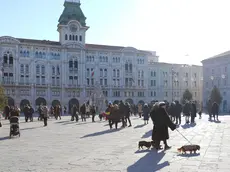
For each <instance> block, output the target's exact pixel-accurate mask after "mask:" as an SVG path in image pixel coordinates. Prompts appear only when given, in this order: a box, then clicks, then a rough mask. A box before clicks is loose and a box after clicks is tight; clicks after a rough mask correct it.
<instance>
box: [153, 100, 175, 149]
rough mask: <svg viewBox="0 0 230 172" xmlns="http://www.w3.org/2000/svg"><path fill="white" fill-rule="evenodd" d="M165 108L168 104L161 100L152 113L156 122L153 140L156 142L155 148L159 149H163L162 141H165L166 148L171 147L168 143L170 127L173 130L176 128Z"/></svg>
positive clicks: (154, 122)
mask: <svg viewBox="0 0 230 172" xmlns="http://www.w3.org/2000/svg"><path fill="white" fill-rule="evenodd" d="M165 108H166V104H165V103H164V102H160V103H159V104H158V103H157V104H155V105H154V107H153V109H152V110H151V113H150V115H151V119H152V120H153V124H154V127H153V132H152V140H153V141H154V142H155V148H156V149H157V150H158V149H161V147H160V141H164V145H165V150H167V149H170V147H169V146H168V144H167V139H169V133H168V127H169V128H170V129H171V130H175V129H176V125H175V124H174V123H173V122H172V121H171V120H170V118H169V116H168V114H167V112H166V110H165Z"/></svg>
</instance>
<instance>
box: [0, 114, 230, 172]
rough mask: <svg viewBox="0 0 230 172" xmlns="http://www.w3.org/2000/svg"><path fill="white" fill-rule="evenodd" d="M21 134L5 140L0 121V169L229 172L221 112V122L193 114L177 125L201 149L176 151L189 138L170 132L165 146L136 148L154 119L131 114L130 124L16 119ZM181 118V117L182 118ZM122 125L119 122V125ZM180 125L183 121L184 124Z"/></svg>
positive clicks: (229, 122) (229, 120) (228, 128)
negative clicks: (193, 118)
mask: <svg viewBox="0 0 230 172" xmlns="http://www.w3.org/2000/svg"><path fill="white" fill-rule="evenodd" d="M20 120H21V121H22V122H21V123H20V127H21V137H20V138H13V139H8V135H9V124H8V121H5V120H3V127H2V128H0V155H1V156H0V171H1V172H8V171H11V172H25V171H33V172H46V171H47V172H59V171H63V172H69V171H72V172H119V171H120V172H153V171H172V172H176V171H180V172H183V171H186V172H191V171H194V172H195V171H199V172H203V171H205V172H208V171H211V172H212V171H221V172H222V171H223V172H224V171H229V169H230V163H229V162H230V117H229V116H220V120H221V122H220V123H215V122H208V120H207V116H204V117H203V119H196V122H197V125H196V126H190V127H184V126H180V128H179V131H180V132H181V133H183V134H184V135H185V136H186V137H187V138H188V139H189V140H191V142H192V143H194V144H199V145H200V146H201V150H200V152H199V153H200V154H197V155H193V154H192V155H180V154H178V152H177V148H178V147H180V146H182V145H185V144H187V141H186V140H185V139H184V138H183V137H182V136H181V135H180V134H179V133H178V132H177V131H174V132H172V131H170V140H169V141H168V143H169V145H170V146H172V149H170V150H168V151H165V152H164V151H159V152H158V153H157V152H156V151H155V150H154V149H152V150H144V151H138V148H137V143H138V141H140V140H150V139H151V130H152V122H151V121H150V123H149V124H148V125H143V123H144V122H143V120H141V119H139V118H137V117H132V123H133V127H130V128H125V129H122V130H115V129H113V130H109V126H108V125H107V122H99V121H98V117H97V122H96V123H91V120H90V119H88V121H87V122H79V123H76V122H71V121H70V117H63V118H62V120H57V121H56V120H54V119H50V120H49V121H48V127H43V123H42V122H38V121H36V120H37V119H35V122H33V123H24V120H23V118H21V119H20ZM183 121H184V119H183ZM119 125H121V124H119ZM182 125H183V124H182Z"/></svg>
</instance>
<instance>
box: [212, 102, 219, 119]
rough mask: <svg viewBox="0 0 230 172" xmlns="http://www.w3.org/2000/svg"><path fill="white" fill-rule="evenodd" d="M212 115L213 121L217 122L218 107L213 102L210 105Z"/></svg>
mask: <svg viewBox="0 0 230 172" xmlns="http://www.w3.org/2000/svg"><path fill="white" fill-rule="evenodd" d="M212 115H213V118H214V120H215V119H217V121H218V120H219V119H218V115H219V105H218V104H217V103H216V102H214V103H213V104H212Z"/></svg>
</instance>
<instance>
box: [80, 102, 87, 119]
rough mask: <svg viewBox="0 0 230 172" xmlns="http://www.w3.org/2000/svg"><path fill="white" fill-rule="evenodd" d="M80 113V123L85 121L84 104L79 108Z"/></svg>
mask: <svg viewBox="0 0 230 172" xmlns="http://www.w3.org/2000/svg"><path fill="white" fill-rule="evenodd" d="M80 113H81V120H82V122H83V121H86V105H85V103H84V104H83V105H82V106H81V108H80Z"/></svg>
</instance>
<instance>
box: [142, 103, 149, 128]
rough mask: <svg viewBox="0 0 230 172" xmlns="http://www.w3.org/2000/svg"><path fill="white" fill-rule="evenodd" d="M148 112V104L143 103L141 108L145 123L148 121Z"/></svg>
mask: <svg viewBox="0 0 230 172" xmlns="http://www.w3.org/2000/svg"><path fill="white" fill-rule="evenodd" d="M149 112H150V110H149V107H148V104H145V105H144V108H143V115H144V122H145V124H146V123H147V124H148V123H149Z"/></svg>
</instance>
